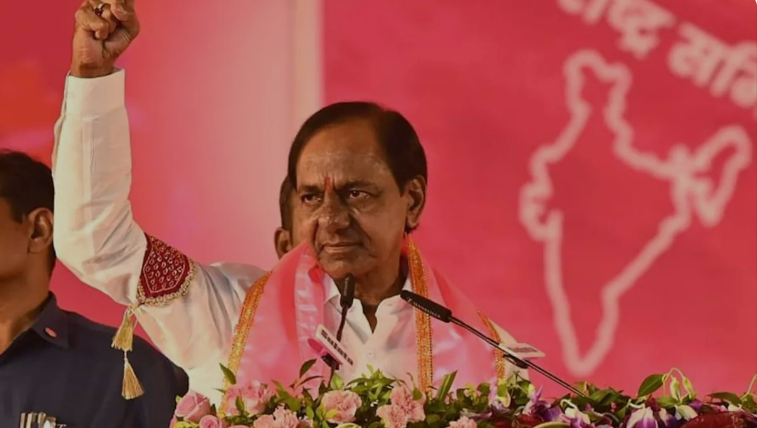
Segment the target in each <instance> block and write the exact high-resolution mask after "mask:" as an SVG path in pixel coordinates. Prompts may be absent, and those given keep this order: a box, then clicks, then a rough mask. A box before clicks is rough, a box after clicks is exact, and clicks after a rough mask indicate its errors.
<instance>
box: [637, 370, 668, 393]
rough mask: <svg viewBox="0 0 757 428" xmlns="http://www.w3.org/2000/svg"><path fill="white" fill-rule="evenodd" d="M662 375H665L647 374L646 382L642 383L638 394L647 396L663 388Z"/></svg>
mask: <svg viewBox="0 0 757 428" xmlns="http://www.w3.org/2000/svg"><path fill="white" fill-rule="evenodd" d="M662 377H663V375H661V374H653V375H649V376H647V378H646V379H644V382H642V383H641V386H639V392H638V396H639V397H646V396H648V395H651V394H652V393H654V392H655V391H657V390H658V389H660V388H662V384H663V382H662Z"/></svg>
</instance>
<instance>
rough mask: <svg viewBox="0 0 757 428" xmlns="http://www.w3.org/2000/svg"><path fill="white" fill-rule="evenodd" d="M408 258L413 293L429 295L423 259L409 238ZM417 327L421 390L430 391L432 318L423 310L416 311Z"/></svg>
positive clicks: (432, 374)
mask: <svg viewBox="0 0 757 428" xmlns="http://www.w3.org/2000/svg"><path fill="white" fill-rule="evenodd" d="M407 260H408V263H407V264H408V267H409V270H410V283H411V284H412V286H413V293H415V294H419V295H421V296H423V297H428V286H427V283H426V272H425V271H424V270H423V261H422V260H421V255H420V252H419V251H418V248H417V247H416V246H415V243H414V242H413V241H412V239H410V237H408V238H407ZM415 327H416V330H417V335H416V339H415V340H416V346H417V348H418V381H419V382H420V385H419V387H420V390H421V391H429V390H430V389H431V387H433V385H434V363H433V356H432V350H433V343H432V340H433V339H432V337H433V335H432V334H431V318H430V317H429V316H428V314H426V313H425V312H422V311H415Z"/></svg>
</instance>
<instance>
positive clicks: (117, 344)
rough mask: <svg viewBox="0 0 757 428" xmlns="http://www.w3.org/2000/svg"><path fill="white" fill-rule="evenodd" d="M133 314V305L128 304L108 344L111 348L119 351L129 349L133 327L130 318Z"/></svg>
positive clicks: (132, 337)
mask: <svg viewBox="0 0 757 428" xmlns="http://www.w3.org/2000/svg"><path fill="white" fill-rule="evenodd" d="M133 315H134V307H133V306H130V307H128V308H126V312H124V319H123V320H122V321H121V325H120V326H119V327H118V330H116V335H115V336H113V342H112V343H111V344H110V346H112V347H113V348H116V349H118V350H121V351H131V350H132V345H133V343H134V327H135V325H134V324H135V323H134V321H133V320H132V316H133Z"/></svg>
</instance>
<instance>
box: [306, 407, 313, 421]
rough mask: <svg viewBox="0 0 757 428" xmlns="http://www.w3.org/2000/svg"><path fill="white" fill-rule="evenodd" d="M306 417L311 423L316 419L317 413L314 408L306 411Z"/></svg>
mask: <svg viewBox="0 0 757 428" xmlns="http://www.w3.org/2000/svg"><path fill="white" fill-rule="evenodd" d="M305 416H307V417H308V419H310V420H311V421H312V420H313V419H315V412H314V411H313V408H312V407H308V408H307V409H305Z"/></svg>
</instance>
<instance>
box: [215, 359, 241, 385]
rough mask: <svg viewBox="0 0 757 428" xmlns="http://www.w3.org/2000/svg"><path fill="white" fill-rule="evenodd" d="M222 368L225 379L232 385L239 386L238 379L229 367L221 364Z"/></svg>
mask: <svg viewBox="0 0 757 428" xmlns="http://www.w3.org/2000/svg"><path fill="white" fill-rule="evenodd" d="M219 365H220V366H221V371H223V377H224V378H225V379H226V380H227V381H229V383H230V384H231V385H236V384H237V377H236V375H235V374H234V372H232V371H231V370H230V369H229V368H228V367H226V366H224V365H223V364H219Z"/></svg>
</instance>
